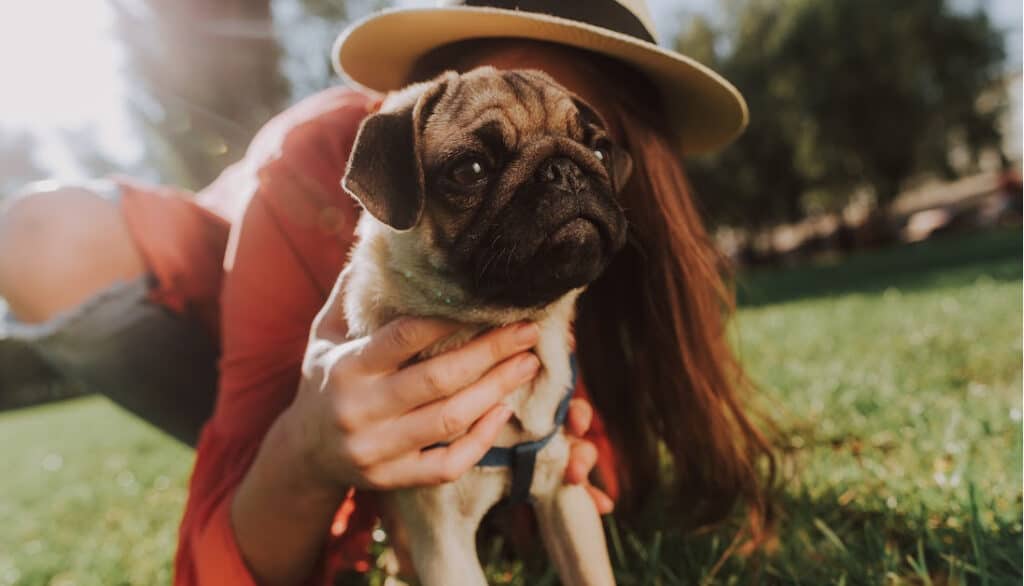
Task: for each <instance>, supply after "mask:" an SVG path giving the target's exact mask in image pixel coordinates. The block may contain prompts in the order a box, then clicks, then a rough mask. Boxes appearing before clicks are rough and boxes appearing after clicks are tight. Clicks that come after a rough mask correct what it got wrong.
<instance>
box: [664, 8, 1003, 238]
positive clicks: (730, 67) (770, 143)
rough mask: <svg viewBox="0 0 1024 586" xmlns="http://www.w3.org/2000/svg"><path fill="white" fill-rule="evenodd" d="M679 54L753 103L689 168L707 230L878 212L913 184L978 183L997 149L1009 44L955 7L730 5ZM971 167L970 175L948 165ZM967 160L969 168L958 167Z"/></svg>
mask: <svg viewBox="0 0 1024 586" xmlns="http://www.w3.org/2000/svg"><path fill="white" fill-rule="evenodd" d="M727 6H728V10H726V14H727V15H728V16H727V17H726V18H725V22H724V24H723V25H721V26H719V27H717V28H716V27H713V26H712V25H711V24H710V23H708V22H707V21H706V20H701V19H699V18H698V19H696V20H695V21H694V22H693V24H692V25H691V27H690V29H689V30H688V31H687V32H685V33H684V34H683V35H682V37H681V38H680V40H679V48H680V50H682V51H683V52H685V53H688V54H692V55H694V56H696V57H698V58H704V59H705V60H707V62H708V63H709V65H711V66H712V67H713V68H715V69H716V70H718V71H720V72H721V73H722V74H723V75H724V76H725V77H726V78H728V79H730V80H731V81H733V82H734V83H735V84H736V85H737V86H738V87H739V89H740V90H741V91H742V92H743V93H744V95H745V96H746V97H747V99H748V101H749V105H750V111H751V124H750V128H749V130H748V131H747V133H746V134H745V135H744V136H743V137H741V138H740V140H739V141H738V142H737V143H736V144H735V145H734V146H732V147H730V148H729V149H727V150H725V151H724V152H723V153H722V154H720V155H718V156H716V157H711V158H707V159H701V160H696V161H694V163H693V164H692V165H691V172H692V174H693V180H694V183H695V185H696V187H697V191H698V193H701V194H704V205H705V207H706V208H707V210H708V213H709V214H710V215H711V217H712V218H713V219H714V220H715V221H717V222H719V223H725V224H729V225H742V226H748V227H753V228H758V227H762V226H765V225H770V224H773V223H777V222H780V221H782V222H787V221H795V220H798V219H800V218H801V217H802V216H803V215H804V214H805V213H807V212H808V210H809V209H818V210H824V211H836V210H838V209H841V208H842V207H843V206H844V205H845V204H846V203H847V202H848V201H849V199H850V198H851V197H852V196H853V195H854V194H855V193H858V192H860V191H866V192H868V193H871V194H872V195H873V196H874V197H875V200H876V201H877V203H878V204H879V205H881V206H883V207H884V206H885V205H886V204H888V203H889V202H890V201H891V200H892V198H893V197H895V196H896V195H897V194H898V193H899V191H900V188H901V186H902V185H903V184H904V182H906V181H907V180H908V179H910V178H912V177H914V176H917V175H920V174H941V175H944V176H947V177H952V176H955V175H957V174H959V173H963V172H967V171H970V170H971V169H972V168H973V166H974V165H976V163H977V159H978V155H979V153H981V152H983V151H984V150H985V149H990V148H991V149H998V148H999V144H1000V134H999V130H998V119H999V116H1000V114H1001V111H1002V110H1001V108H1002V104H1003V102H1004V98H1003V96H1002V95H1001V90H1000V88H999V81H1000V78H1001V76H1002V67H1003V62H1004V57H1005V56H1004V50H1003V40H1002V33H1001V31H999V30H997V29H996V28H995V27H994V26H993V25H992V24H991V23H990V22H989V20H988V17H987V16H986V15H985V14H984V13H983V12H980V11H979V12H976V13H973V14H964V13H961V12H958V11H956V10H954V8H953V7H952V3H951V2H949V1H948V0H906V1H901V2H892V1H890V0H830V1H828V2H822V1H812V0H732V1H731V2H729V3H728V4H727ZM958 154H966V155H967V157H966V158H967V160H968V163H967V164H966V165H958V164H954V160H955V158H956V157H957V156H958ZM961 158H962V157H961Z"/></svg>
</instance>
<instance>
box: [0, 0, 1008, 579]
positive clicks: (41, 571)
mask: <svg viewBox="0 0 1024 586" xmlns="http://www.w3.org/2000/svg"><path fill="white" fill-rule="evenodd" d="M649 3H650V5H651V7H652V10H653V13H654V21H655V24H656V26H657V27H658V32H659V34H660V36H661V40H662V44H663V45H664V46H666V47H669V48H677V49H680V50H683V51H685V52H686V53H687V54H689V55H691V56H693V57H694V58H697V59H699V60H701V61H703V62H705V63H708V64H709V65H711V66H712V67H713V68H715V69H716V70H718V71H720V72H722V73H723V74H724V75H725V76H726V77H727V78H729V79H730V80H732V81H733V82H734V83H736V84H737V86H738V87H739V88H740V89H741V90H742V91H743V93H744V95H745V96H746V97H747V99H748V101H749V103H750V107H751V113H752V119H751V125H750V127H749V129H748V130H747V132H746V133H745V134H744V136H743V137H741V138H740V139H739V140H738V141H737V142H736V143H734V144H733V145H732V146H730V147H729V148H728V149H726V150H725V151H724V152H722V153H721V154H719V155H716V156H711V157H703V158H695V159H691V160H687V161H686V164H687V171H688V172H689V174H690V178H691V179H692V182H693V185H694V188H695V191H696V196H697V203H698V205H699V207H700V209H701V211H702V212H703V213H704V215H705V217H706V219H707V221H708V223H709V224H710V226H711V228H712V230H713V232H714V235H715V237H716V239H717V242H718V244H719V245H720V246H721V248H722V249H723V251H725V252H726V253H727V254H729V255H730V256H731V258H732V259H733V260H734V261H735V262H736V264H737V267H738V282H739V286H738V292H739V306H740V310H739V311H738V314H737V317H736V319H735V321H734V322H732V323H734V324H735V327H734V328H731V329H730V333H731V334H735V340H734V344H735V348H736V350H737V353H738V355H739V358H740V360H741V361H742V363H743V366H744V368H745V369H746V370H747V371H748V372H749V373H750V375H751V376H752V378H753V380H754V381H756V382H757V383H758V392H757V394H755V395H754V397H753V398H752V403H753V405H754V407H756V408H760V410H761V412H763V413H766V414H768V415H769V416H770V417H771V418H772V419H773V420H774V423H775V424H776V425H774V426H770V428H769V432H770V433H769V436H770V440H771V442H772V444H773V446H775V448H776V451H777V453H778V455H779V458H780V460H779V461H780V464H781V469H782V472H783V476H784V480H785V483H784V486H783V488H782V490H780V495H779V501H780V503H781V505H782V514H781V515H780V520H781V522H780V530H779V539H778V540H777V542H774V543H773V544H772V547H771V548H770V549H771V551H770V555H769V556H767V557H766V560H765V564H764V566H763V568H761V567H755V566H754V565H753V564H751V563H749V562H750V559H749V558H748V556H746V555H745V554H744V553H743V551H744V550H743V548H742V547H740V548H738V549H734V546H735V545H737V543H736V542H734V541H733V538H734V535H735V533H734V531H733V530H734V529H735V528H736V527H737V526H738V524H739V522H740V521H741V519H739V517H737V518H736V519H732V520H731V521H730V522H729V523H726V524H725V526H724V527H722V528H718V529H716V530H714V531H707V532H701V533H700V534H699V535H687V534H683V533H681V532H679V531H675V530H674V529H673V528H672V527H671V526H669V525H670V523H668V522H667V521H666V516H665V514H663V512H661V511H658V510H657V509H655V510H654V512H653V513H652V515H651V519H652V521H651V522H649V523H647V524H638V525H637V526H636V527H628V528H627V527H625V526H622V525H616V524H614V523H612V522H609V525H608V529H609V536H611V537H612V541H611V543H612V544H613V546H614V547H613V552H612V553H613V561H614V563H615V565H616V569H617V571H618V572H619V575H620V576H621V577H623V581H622V583H624V584H625V583H631V584H678V583H688V584H698V583H699V584H747V583H770V584H850V585H859V584H887V585H889V584H891V585H894V586H895V585H903V584H908V585H914V586H919V585H920V586H923V585H936V586H940V585H941V586H954V585H957V586H959V585H967V584H988V585H1000V586H1002V585H1003V584H1020V583H1021V579H1022V575H1024V572H1022V559H1024V558H1022V546H1024V542H1022V522H1021V518H1022V506H1024V505H1022V503H1024V500H1022V491H1021V484H1020V478H1021V456H1022V444H1021V438H1022V435H1021V420H1022V407H1021V374H1022V360H1021V357H1022V354H1021V344H1022V332H1021V323H1022V321H1021V311H1022V307H1021V301H1020V300H1021V295H1022V293H1021V270H1022V263H1021V187H1020V165H1021V133H1022V122H1021V100H1022V96H1021V69H1022V55H1021V52H1022V50H1021V37H1022V16H1021V3H1020V0H649ZM393 4H395V3H394V2H387V1H383V0H0V200H3V198H5V197H8V196H10V195H12V194H14V193H16V192H17V191H18V190H19V189H21V188H22V186H24V185H25V184H26V183H28V182H31V181H35V180H40V179H47V178H55V179H60V180H72V181H73V180H79V179H86V178H91V177H97V176H102V175H105V174H109V173H124V174H127V175H130V176H133V177H136V178H140V179H143V180H148V181H152V182H158V183H165V184H173V185H177V186H182V187H186V188H188V189H192V190H199V189H202V187H203V186H205V185H207V184H208V183H209V182H210V181H211V180H212V179H213V178H214V177H216V176H217V174H218V173H219V172H220V171H221V170H222V169H223V168H224V167H225V166H226V165H228V164H230V163H231V162H233V161H235V160H237V159H239V158H240V157H241V156H242V154H243V152H244V149H245V148H246V146H247V144H248V142H249V141H250V139H251V137H252V136H253V134H254V133H255V132H256V131H257V130H258V129H259V127H260V126H261V125H262V124H263V123H265V122H266V121H267V120H268V119H269V118H270V117H271V116H273V115H274V114H275V113H277V112H280V111H281V110H283V109H284V108H286V107H288V106H289V105H290V104H292V103H295V102H296V101H298V100H300V99H302V98H303V97H305V96H308V95H310V94H313V93H315V92H316V91H318V90H320V89H323V88H325V87H328V86H331V85H335V84H338V83H342V81H341V80H340V79H338V78H337V76H336V75H335V74H334V73H333V72H332V71H331V68H330V65H329V60H328V50H329V48H330V46H331V43H332V41H333V40H334V37H335V36H336V35H337V33H338V31H339V30H340V29H341V28H342V27H343V26H344V25H345V24H346V23H347V22H350V21H352V20H353V19H355V18H358V17H360V16H363V15H365V14H368V13H369V12H371V11H373V10H375V9H378V8H381V7H385V6H390V5H393ZM405 4H416V5H430V4H432V2H429V1H422V0H421V1H416V2H406V3H405ZM73 253H74V251H70V252H69V254H73ZM3 309H4V306H3V300H2V299H0V313H3ZM0 326H2V324H0ZM2 334H3V328H2V327H0V586H12V585H16V584H17V585H22V584H25V585H29V586H36V585H40V586H72V585H76V586H106V585H109V584H142V585H150V584H166V583H169V581H170V573H171V560H172V558H173V555H174V548H175V543H176V535H177V527H178V523H179V521H180V516H181V512H182V508H183V506H184V501H185V498H186V495H187V483H188V477H189V473H190V470H191V466H192V461H193V457H194V454H193V452H192V451H191V450H190V449H189V448H187V447H185V446H182V445H181V444H179V443H177V442H175V441H174V440H172V439H170V438H169V437H167V436H165V435H163V434H161V433H160V432H158V431H156V430H154V429H153V428H151V427H149V426H147V425H146V424H145V423H143V422H141V421H140V420H139V419H137V418H135V417H133V416H131V415H129V414H127V413H126V412H123V411H121V410H119V409H117V408H116V407H114V406H113V404H112V403H110V402H108V401H106V400H105V399H103V398H102V397H86V398H79V399H76V400H65V399H68V397H75V396H77V395H79V394H81V393H82V392H83V390H82V389H81V388H79V387H76V386H75V385H69V384H67V381H63V380H59V379H58V378H56V377H54V376H53V373H52V372H50V371H49V370H47V369H46V368H45V365H43V364H42V363H41V362H40V361H38V360H36V361H35V363H33V364H29V362H30V361H29V360H26V358H25V357H26V356H28V354H16V353H10V354H7V355H4V353H3V352H4V350H5V347H6V348H8V349H9V348H11V347H12V346H5V345H4V341H5V340H3V336H2ZM36 363H38V364H36ZM25 364H29V366H31V367H33V368H26V367H25ZM12 365H13V366H14V367H16V368H11V366H12ZM5 366H6V367H8V368H7V370H5ZM24 371H31V372H29V375H25V374H24ZM97 391H98V392H103V389H99V390H97ZM657 505H658V503H657V502H653V503H652V507H656V506H657ZM374 535H375V539H377V537H376V536H377V533H376V532H375V534H374ZM730 544H731V545H730ZM374 548H375V549H374V552H375V553H380V552H381V548H382V546H381V545H380V544H375V545H374ZM483 553H484V555H485V556H487V555H490V557H489V558H487V561H488V572H489V576H490V577H491V578H492V579H493V583H496V584H508V585H512V584H542V583H543V584H550V583H552V580H553V576H552V575H551V574H550V573H547V574H543V572H544V571H545V568H546V566H544V565H543V564H540V565H537V564H527V565H525V566H524V565H516V564H510V563H509V562H508V560H507V559H506V558H503V557H501V556H500V554H501V551H499V549H494V550H492V551H491V552H490V554H488V553H487V552H483ZM762 569H763V572H762ZM338 583H339V584H341V583H344V584H350V583H351V584H364V583H365V584H374V585H377V586H379V585H381V584H384V585H386V586H391V585H393V584H395V582H393V581H384V578H383V577H382V576H380V575H379V574H375V575H373V576H372V577H371V578H370V579H367V580H362V581H356V580H355V579H353V581H345V580H340V581H339V582H338Z"/></svg>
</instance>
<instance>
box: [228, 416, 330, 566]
mask: <svg viewBox="0 0 1024 586" xmlns="http://www.w3.org/2000/svg"><path fill="white" fill-rule="evenodd" d="M288 415H289V413H288V412H285V413H284V414H283V415H282V416H281V417H279V418H278V420H277V421H276V422H275V423H274V425H273V426H272V427H271V428H270V431H269V432H268V433H267V436H266V438H265V439H264V441H263V444H262V445H261V446H260V451H259V453H258V455H257V456H256V459H255V460H254V461H253V464H252V466H251V467H250V469H249V472H248V473H247V474H246V476H245V478H244V479H243V480H242V483H241V484H240V485H239V487H238V490H237V492H236V493H235V497H234V500H233V502H232V505H231V523H232V527H233V529H234V532H235V539H236V541H237V543H238V548H239V550H240V551H241V554H242V557H243V558H244V559H245V562H246V564H247V565H248V567H249V570H250V571H251V572H252V573H253V575H254V577H255V578H256V581H257V582H258V583H260V584H266V585H269V586H277V585H279V584H280V585H291V584H298V583H301V582H303V581H304V580H305V579H307V578H308V577H309V575H310V574H311V573H312V572H313V571H314V569H315V568H314V567H315V565H316V563H317V561H318V560H319V559H320V556H321V554H322V552H323V546H324V542H325V540H326V539H327V536H328V534H329V531H330V526H331V522H332V520H333V518H334V513H335V511H337V508H338V506H339V505H340V504H341V501H342V500H343V499H344V496H345V491H344V490H343V489H340V488H332V487H328V486H325V485H324V484H323V483H321V482H317V481H316V480H315V479H313V478H312V477H311V476H310V474H309V473H308V472H307V470H306V467H305V465H304V458H303V457H302V456H301V455H300V450H299V449H298V443H297V439H298V438H296V437H295V435H296V434H295V431H294V430H293V429H292V428H290V427H289V425H288Z"/></svg>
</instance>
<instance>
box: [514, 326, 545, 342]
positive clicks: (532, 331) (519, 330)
mask: <svg viewBox="0 0 1024 586" xmlns="http://www.w3.org/2000/svg"><path fill="white" fill-rule="evenodd" d="M515 336H516V342H519V343H520V344H523V345H530V344H533V343H535V342H536V341H537V338H538V337H539V336H540V331H539V329H538V328H537V324H535V323H525V324H519V326H517V327H516V333H515Z"/></svg>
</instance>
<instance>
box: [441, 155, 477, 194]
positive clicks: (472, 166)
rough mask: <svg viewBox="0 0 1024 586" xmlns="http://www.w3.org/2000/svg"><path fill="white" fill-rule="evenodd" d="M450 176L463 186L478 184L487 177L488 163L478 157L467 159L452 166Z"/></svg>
mask: <svg viewBox="0 0 1024 586" xmlns="http://www.w3.org/2000/svg"><path fill="white" fill-rule="evenodd" d="M448 178H449V179H451V180H452V181H454V182H455V183H458V184H459V185H462V186H463V187H470V186H473V185H476V184H477V183H479V182H481V181H483V180H484V179H486V178H487V163H486V162H484V161H483V160H482V159H478V158H476V157H472V158H469V159H466V160H464V161H462V162H461V163H459V164H458V165H455V166H454V167H453V168H452V170H451V171H450V172H449V173H448Z"/></svg>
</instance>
